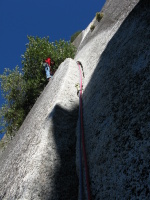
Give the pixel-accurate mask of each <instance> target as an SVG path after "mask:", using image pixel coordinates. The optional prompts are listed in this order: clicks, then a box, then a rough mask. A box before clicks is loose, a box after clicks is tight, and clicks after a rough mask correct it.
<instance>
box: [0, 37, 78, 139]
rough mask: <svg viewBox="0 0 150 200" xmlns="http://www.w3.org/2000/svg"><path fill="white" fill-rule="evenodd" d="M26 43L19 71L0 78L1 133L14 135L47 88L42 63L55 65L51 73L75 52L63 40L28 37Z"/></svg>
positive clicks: (10, 72) (7, 72) (7, 70)
mask: <svg viewBox="0 0 150 200" xmlns="http://www.w3.org/2000/svg"><path fill="white" fill-rule="evenodd" d="M28 40H29V43H28V44H26V51H25V53H24V55H22V69H20V68H19V67H18V66H17V67H16V68H15V69H14V70H10V69H5V71H4V73H3V74H2V75H0V81H1V90H2V94H3V97H4V99H5V104H4V105H3V106H2V108H1V109H0V127H3V128H2V129H1V130H0V133H6V134H7V135H11V136H13V135H15V133H16V131H17V130H18V129H19V127H20V126H21V124H22V123H23V121H24V119H25V117H26V116H27V114H28V113H29V111H30V109H31V108H32V106H33V105H34V103H35V101H36V99H37V98H38V96H39V95H40V93H41V91H43V89H44V87H45V85H46V84H47V80H46V75H45V69H44V68H43V66H42V64H43V60H45V59H46V58H47V57H50V58H51V59H52V60H54V61H55V66H54V67H53V69H52V72H53V73H54V72H55V71H56V70H57V68H58V66H59V65H60V64H61V62H63V61H64V60H65V59H66V58H74V55H75V52H76V49H75V47H74V46H73V45H72V44H71V43H70V42H66V41H64V40H59V41H55V42H49V38H48V37H46V38H45V37H44V38H39V37H33V36H28Z"/></svg>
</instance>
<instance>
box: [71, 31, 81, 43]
mask: <svg viewBox="0 0 150 200" xmlns="http://www.w3.org/2000/svg"><path fill="white" fill-rule="evenodd" d="M81 32H82V31H77V32H76V33H74V34H73V35H72V36H71V39H70V42H71V43H72V42H73V41H74V40H75V39H76V38H77V36H78V35H79V34H80V33H81Z"/></svg>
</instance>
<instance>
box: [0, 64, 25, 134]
mask: <svg viewBox="0 0 150 200" xmlns="http://www.w3.org/2000/svg"><path fill="white" fill-rule="evenodd" d="M0 79H1V90H2V91H3V93H2V95H3V97H4V99H5V104H4V105H3V106H2V107H1V110H0V125H1V127H3V128H2V129H1V130H0V133H6V134H7V135H14V134H15V132H16V131H17V130H18V128H19V127H20V125H21V124H22V121H23V120H24V118H25V114H26V113H25V108H24V107H23V106H24V97H25V82H24V80H23V75H22V72H21V70H20V69H19V67H18V66H17V67H16V68H15V69H14V70H10V69H5V71H4V74H3V75H0Z"/></svg>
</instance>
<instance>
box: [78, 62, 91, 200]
mask: <svg viewBox="0 0 150 200" xmlns="http://www.w3.org/2000/svg"><path fill="white" fill-rule="evenodd" d="M77 65H78V67H79V73H80V91H79V117H80V118H79V126H80V136H79V142H80V144H79V156H80V159H79V160H80V174H79V175H80V178H79V181H80V200H82V198H83V181H82V179H83V175H82V150H83V159H84V166H85V177H86V187H87V194H88V200H91V191H90V181H89V170H88V164H87V156H86V149H85V141H84V125H83V108H82V71H81V67H82V64H81V62H80V61H77ZM82 69H83V68H82ZM81 141H82V142H81ZM81 144H82V148H81Z"/></svg>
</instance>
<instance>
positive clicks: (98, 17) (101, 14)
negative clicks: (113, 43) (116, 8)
mask: <svg viewBox="0 0 150 200" xmlns="http://www.w3.org/2000/svg"><path fill="white" fill-rule="evenodd" d="M103 16H104V14H103V13H102V12H97V13H96V20H97V21H98V22H99V21H100V20H101V19H102V18H103Z"/></svg>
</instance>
